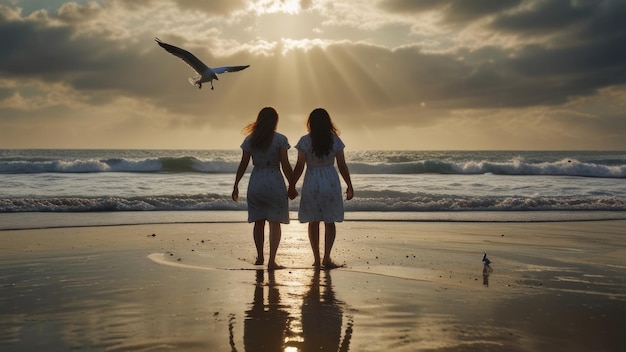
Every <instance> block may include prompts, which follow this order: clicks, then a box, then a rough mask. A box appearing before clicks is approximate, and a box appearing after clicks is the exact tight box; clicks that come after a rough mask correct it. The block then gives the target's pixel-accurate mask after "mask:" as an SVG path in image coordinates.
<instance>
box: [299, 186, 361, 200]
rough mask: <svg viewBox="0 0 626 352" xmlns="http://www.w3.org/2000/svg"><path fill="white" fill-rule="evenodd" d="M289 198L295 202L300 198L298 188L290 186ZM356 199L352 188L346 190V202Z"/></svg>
mask: <svg viewBox="0 0 626 352" xmlns="http://www.w3.org/2000/svg"><path fill="white" fill-rule="evenodd" d="M287 196H288V197H289V199H291V200H294V199H295V198H296V197H297V196H298V191H297V190H296V186H289V190H287ZM352 197H354V190H353V189H352V186H348V189H347V190H346V200H350V199H352Z"/></svg>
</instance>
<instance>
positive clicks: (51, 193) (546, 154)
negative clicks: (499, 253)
mask: <svg viewBox="0 0 626 352" xmlns="http://www.w3.org/2000/svg"><path fill="white" fill-rule="evenodd" d="M240 157H241V152H240V151H238V150H47V149H46V150H0V229H2V228H15V227H22V226H56V225H57V223H58V225H59V226H61V225H68V224H69V225H72V224H75V225H81V224H92V223H94V222H96V223H97V224H100V223H101V222H104V223H107V224H108V223H111V224H115V223H127V222H128V223H134V222H137V221H138V220H137V219H138V218H140V219H141V221H142V222H179V221H211V220H214V221H244V220H245V218H246V216H245V213H244V211H245V210H246V202H245V189H246V187H247V180H248V178H247V177H248V175H249V174H247V175H246V176H245V177H244V179H243V180H242V183H241V184H240V189H241V190H242V191H241V198H240V201H239V202H238V203H235V202H233V201H232V200H231V199H230V194H231V191H232V184H233V181H234V174H235V170H236V168H237V166H238V163H239V159H240ZM346 157H347V161H348V166H349V168H350V171H351V174H352V180H353V184H354V188H355V198H354V199H353V200H351V201H349V202H346V203H345V206H346V218H347V219H359V220H424V221H429V220H432V221H440V220H444V221H544V220H598V219H624V218H626V186H625V185H626V182H625V181H626V180H625V179H626V152H619V151H374V150H368V151H349V150H348V151H346ZM290 159H291V161H292V163H294V162H295V159H296V152H295V150H293V149H292V150H291V151H290ZM251 167H252V166H250V167H249V169H248V171H250V170H251ZM300 185H301V183H300ZM290 204H291V210H292V211H293V212H294V213H293V215H292V218H293V219H295V218H296V215H295V212H296V211H297V207H298V201H297V200H295V201H292V202H291V203H290ZM207 211H210V212H209V213H210V214H211V215H210V216H207V214H209V213H207ZM102 214H106V215H107V216H106V217H103V216H102ZM59 219H64V220H59ZM81 219H82V220H81ZM89 219H99V220H89Z"/></svg>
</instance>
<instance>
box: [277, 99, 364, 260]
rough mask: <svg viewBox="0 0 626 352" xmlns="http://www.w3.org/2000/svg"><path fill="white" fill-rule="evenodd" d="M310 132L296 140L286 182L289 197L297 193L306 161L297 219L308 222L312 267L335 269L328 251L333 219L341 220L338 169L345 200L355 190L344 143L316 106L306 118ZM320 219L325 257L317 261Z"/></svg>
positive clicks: (332, 242)
mask: <svg viewBox="0 0 626 352" xmlns="http://www.w3.org/2000/svg"><path fill="white" fill-rule="evenodd" d="M307 129H308V131H309V133H308V134H307V135H305V136H303V137H302V138H300V141H298V144H297V145H296V149H298V161H297V162H296V166H295V167H294V170H293V178H292V179H291V182H290V183H289V191H288V192H289V198H291V199H294V198H295V197H296V196H298V191H296V183H297V182H298V180H299V179H300V176H301V175H302V172H303V171H304V166H305V164H306V173H305V175H304V182H303V184H302V189H301V193H302V194H301V199H300V207H299V210H298V220H299V221H300V222H302V223H304V222H308V223H309V225H308V232H309V241H310V243H311V249H312V250H313V258H314V262H313V266H315V267H320V266H323V267H324V268H327V269H332V268H336V267H338V266H339V265H337V264H335V263H334V262H333V261H332V260H331V258H330V253H331V251H332V248H333V244H334V242H335V236H336V232H337V230H336V227H335V222H342V221H343V219H344V207H343V197H342V192H341V182H340V181H339V175H338V174H337V169H335V160H336V161H337V168H338V169H339V173H340V174H341V176H342V177H343V180H344V181H345V183H346V185H347V189H346V200H350V199H352V197H353V196H354V190H353V189H352V181H351V180H350V171H349V170H348V166H347V165H346V159H345V156H344V153H343V150H344V147H345V145H344V144H343V142H342V141H341V139H340V138H339V136H338V131H337V129H336V128H335V126H334V125H333V122H332V120H331V118H330V115H329V114H328V112H327V111H326V110H324V109H321V108H318V109H315V110H313V111H312V112H311V114H310V115H309V119H308V121H307ZM320 222H324V230H325V233H324V235H325V236H324V238H325V242H324V257H323V259H321V260H320V248H319V243H320V241H319V236H320V230H319V225H320Z"/></svg>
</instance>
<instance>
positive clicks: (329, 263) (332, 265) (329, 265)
mask: <svg viewBox="0 0 626 352" xmlns="http://www.w3.org/2000/svg"><path fill="white" fill-rule="evenodd" d="M323 266H324V269H327V270H329V269H336V268H341V267H343V264H336V263H334V262H332V261H330V260H325V261H324V264H323Z"/></svg>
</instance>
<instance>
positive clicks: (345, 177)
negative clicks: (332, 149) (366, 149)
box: [335, 150, 354, 200]
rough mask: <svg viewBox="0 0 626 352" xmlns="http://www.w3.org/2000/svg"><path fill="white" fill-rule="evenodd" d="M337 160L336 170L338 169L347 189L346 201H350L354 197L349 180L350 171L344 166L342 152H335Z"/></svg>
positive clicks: (344, 158) (344, 159)
mask: <svg viewBox="0 0 626 352" xmlns="http://www.w3.org/2000/svg"><path fill="white" fill-rule="evenodd" d="M335 157H336V158H337V168H338V169H339V173H340V174H341V177H343V180H344V181H345V182H346V185H347V186H348V189H347V190H346V200H350V199H352V197H354V190H353V189H352V180H350V170H348V165H347V164H346V157H345V155H344V154H343V150H340V151H338V152H337V155H336V156H335Z"/></svg>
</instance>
